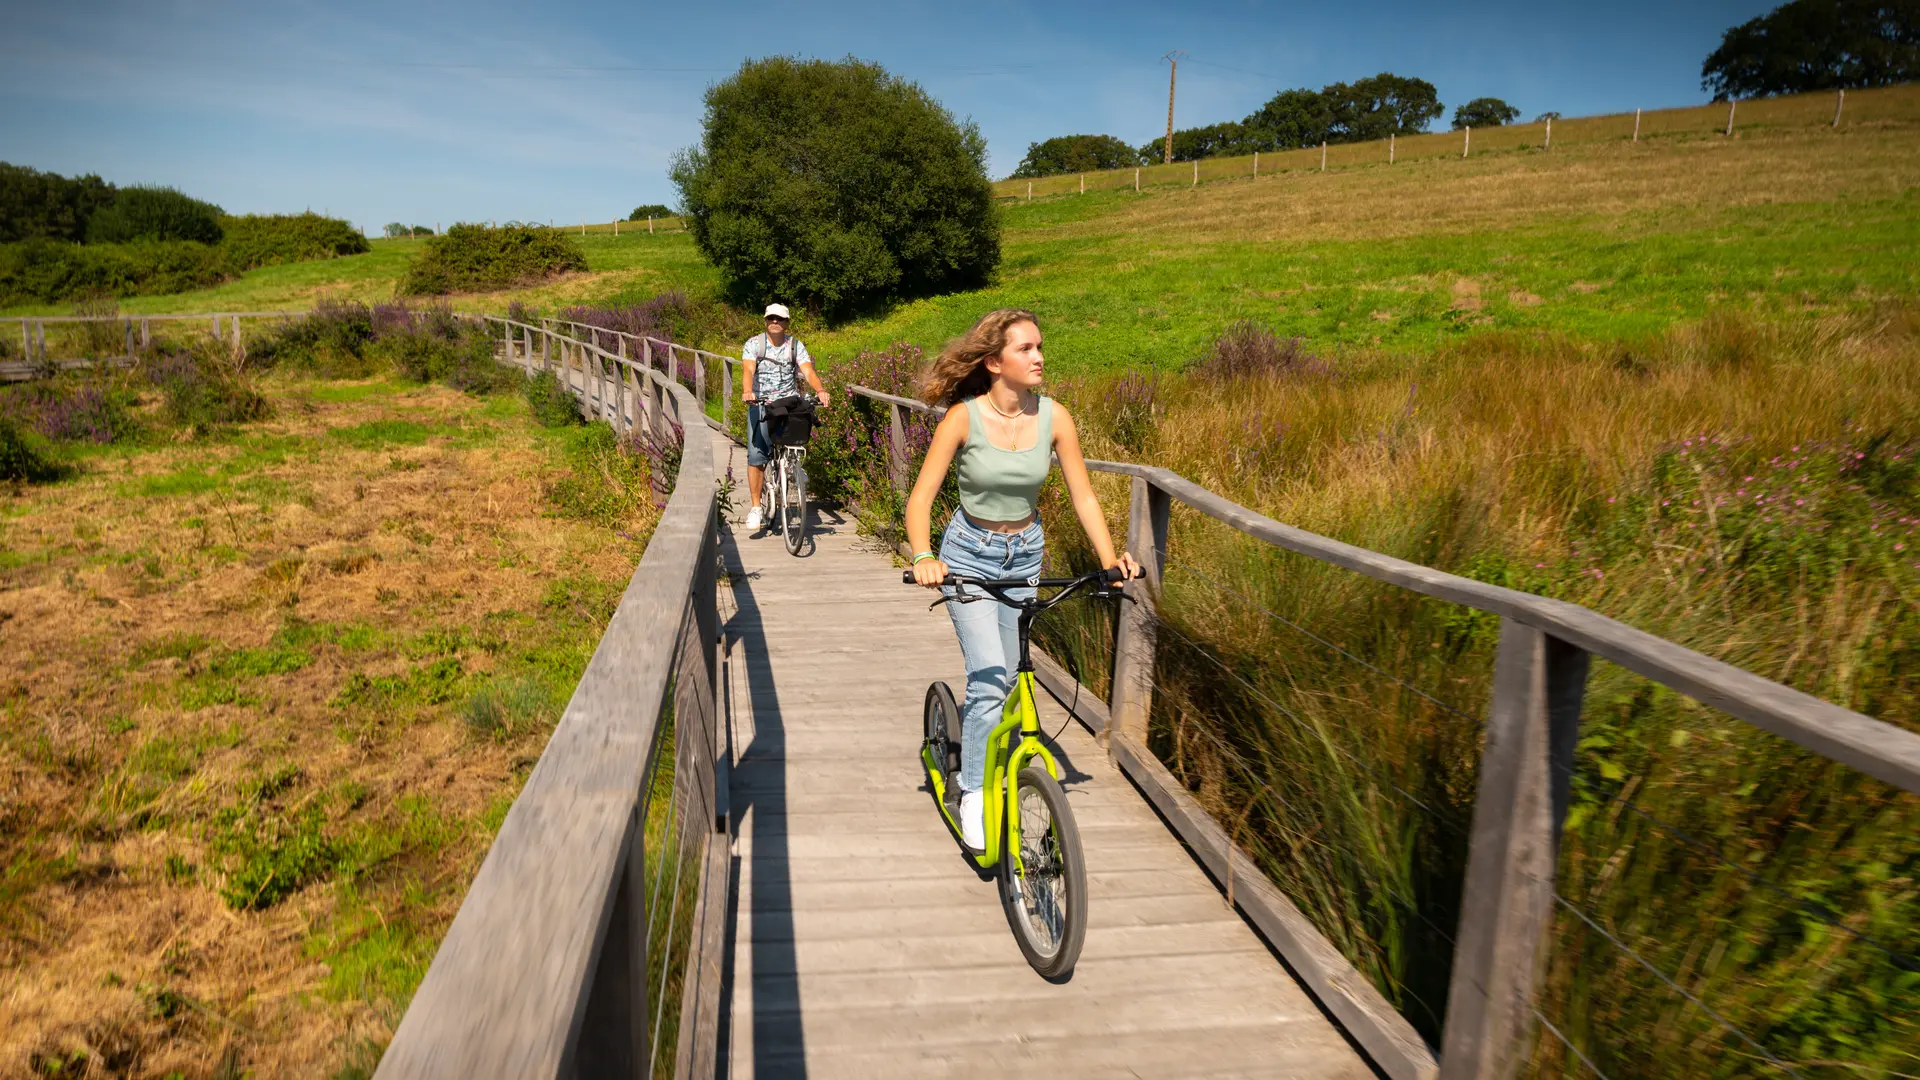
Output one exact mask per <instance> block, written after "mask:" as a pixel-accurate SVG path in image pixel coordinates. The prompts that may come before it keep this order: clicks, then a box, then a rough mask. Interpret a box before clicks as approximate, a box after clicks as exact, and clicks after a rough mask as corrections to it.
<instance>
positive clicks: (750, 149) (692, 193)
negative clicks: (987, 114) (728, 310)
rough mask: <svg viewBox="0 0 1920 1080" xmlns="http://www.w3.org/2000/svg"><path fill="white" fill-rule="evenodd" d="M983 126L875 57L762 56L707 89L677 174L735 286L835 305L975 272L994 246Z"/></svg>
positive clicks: (759, 298) (703, 235) (924, 291)
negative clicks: (957, 115)
mask: <svg viewBox="0 0 1920 1080" xmlns="http://www.w3.org/2000/svg"><path fill="white" fill-rule="evenodd" d="M986 155H987V145H986V141H985V140H984V139H982V138H981V137H980V132H979V129H978V128H977V127H975V126H974V124H972V123H971V122H965V123H962V122H958V121H956V120H955V119H954V118H953V115H952V114H951V113H949V112H948V111H947V110H946V109H944V108H942V107H941V106H940V103H939V102H937V101H935V100H933V98H931V97H929V96H928V95H927V93H926V91H924V90H922V89H921V88H920V87H918V86H916V85H915V84H913V83H911V82H908V81H906V80H904V79H900V78H896V77H895V76H892V75H889V74H888V73H887V72H886V71H885V70H884V69H883V68H881V67H880V66H879V65H878V64H871V63H867V62H865V61H861V60H854V59H847V60H843V61H839V62H837V63H836V62H827V61H821V60H796V59H792V58H788V57H770V58H768V59H764V60H750V61H748V62H746V63H745V64H742V65H741V67H740V70H739V72H738V73H736V74H735V75H734V76H733V77H732V78H729V79H727V80H725V81H723V82H720V83H717V84H715V85H714V86H713V87H712V88H710V89H709V90H708V91H707V95H706V117H705V123H704V129H703V131H702V134H701V140H700V144H699V145H698V146H696V147H692V148H689V149H687V150H684V151H682V152H681V153H680V155H679V156H678V157H677V158H676V160H675V162H674V165H673V169H672V172H671V175H672V177H673V182H674V183H675V184H676V185H677V186H678V187H679V189H680V202H681V206H682V208H683V210H684V215H685V220H686V222H687V228H688V229H689V231H691V232H692V233H693V239H694V243H695V244H696V245H697V246H698V247H699V249H700V251H701V253H702V254H704V255H705V256H706V257H707V258H708V259H710V260H712V262H713V263H714V265H716V266H717V267H719V268H720V271H721V273H722V275H723V276H724V277H725V279H726V282H727V286H728V289H729V291H730V292H732V293H733V294H734V295H735V297H736V298H738V299H740V300H743V301H750V302H753V303H762V302H765V301H769V300H789V301H791V300H798V301H800V302H801V303H804V304H809V305H813V306H816V307H818V308H819V309H821V310H822V311H823V312H825V313H827V314H828V315H830V316H837V315H841V314H845V313H848V312H851V311H854V310H857V309H860V308H863V307H866V306H869V305H872V304H875V303H879V302H884V301H887V300H891V299H898V298H907V297H913V296H925V295H930V294H934V293H939V292H945V291H950V290H954V289H959V288H966V287H971V286H975V285H979V284H983V283H984V282H985V281H986V280H987V279H988V277H989V276H990V275H991V274H992V272H993V270H994V268H995V267H996V266H998V265H999V262H1000V226H999V220H998V218H997V216H996V214H995V210H994V206H993V188H992V186H991V184H990V183H989V181H988V180H987V173H986Z"/></svg>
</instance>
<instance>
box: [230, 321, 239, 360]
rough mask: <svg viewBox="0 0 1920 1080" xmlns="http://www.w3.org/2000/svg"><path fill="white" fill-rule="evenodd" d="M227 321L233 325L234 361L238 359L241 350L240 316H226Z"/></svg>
mask: <svg viewBox="0 0 1920 1080" xmlns="http://www.w3.org/2000/svg"><path fill="white" fill-rule="evenodd" d="M227 321H228V322H230V323H232V324H233V355H234V358H235V359H239V357H240V349H241V346H240V316H238V315H229V316H227Z"/></svg>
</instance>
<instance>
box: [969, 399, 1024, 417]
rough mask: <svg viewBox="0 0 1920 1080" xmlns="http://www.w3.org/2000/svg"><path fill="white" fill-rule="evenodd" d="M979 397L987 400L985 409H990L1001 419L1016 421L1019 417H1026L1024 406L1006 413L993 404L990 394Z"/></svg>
mask: <svg viewBox="0 0 1920 1080" xmlns="http://www.w3.org/2000/svg"><path fill="white" fill-rule="evenodd" d="M980 396H981V397H984V398H986V399H987V408H989V409H992V410H993V411H994V412H997V413H999V414H1000V416H1001V418H1002V419H1006V420H1018V419H1020V418H1021V417H1023V416H1025V415H1027V410H1026V408H1025V407H1024V406H1023V407H1021V408H1018V409H1015V410H1014V411H1012V412H1006V411H1004V410H1002V409H1001V408H1000V406H999V405H997V404H995V403H994V400H993V395H992V394H982V395H980Z"/></svg>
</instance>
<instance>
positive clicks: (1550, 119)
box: [1540, 116, 1553, 150]
mask: <svg viewBox="0 0 1920 1080" xmlns="http://www.w3.org/2000/svg"><path fill="white" fill-rule="evenodd" d="M1540 149H1542V150H1551V149H1553V117H1551V116H1549V117H1547V138H1546V141H1545V142H1544V143H1542V144H1541V145H1540Z"/></svg>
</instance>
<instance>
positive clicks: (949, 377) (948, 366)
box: [920, 308, 1040, 405]
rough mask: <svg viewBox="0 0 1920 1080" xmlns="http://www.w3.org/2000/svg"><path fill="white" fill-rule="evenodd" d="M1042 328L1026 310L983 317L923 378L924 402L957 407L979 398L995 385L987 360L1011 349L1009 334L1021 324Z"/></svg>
mask: <svg viewBox="0 0 1920 1080" xmlns="http://www.w3.org/2000/svg"><path fill="white" fill-rule="evenodd" d="M1023 322H1030V323H1032V324H1033V325H1034V326H1036V327H1037V326H1039V325H1040V320H1039V319H1038V318H1036V317H1034V314H1033V312H1031V311H1028V310H1027V309H1025V308H1001V309H1000V310H998V311H989V312H987V313H986V314H985V315H982V316H980V319H979V321H978V322H976V323H974V324H973V328H972V329H970V330H968V331H967V332H966V333H964V334H962V335H960V336H959V337H957V338H954V339H953V340H952V341H949V342H947V347H946V348H944V349H941V350H940V355H939V356H936V357H934V359H933V363H931V364H929V365H928V366H927V370H926V371H925V372H923V373H922V374H921V376H920V400H921V401H924V402H926V403H927V404H929V405H955V404H958V403H959V402H961V401H964V400H966V399H967V398H970V397H978V396H979V395H981V394H984V393H986V392H987V387H989V386H992V385H993V373H992V372H990V371H988V370H987V357H989V356H998V355H1000V350H1001V349H1004V348H1006V347H1007V331H1008V330H1009V329H1010V328H1012V327H1013V326H1014V325H1015V324H1017V323H1023Z"/></svg>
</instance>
